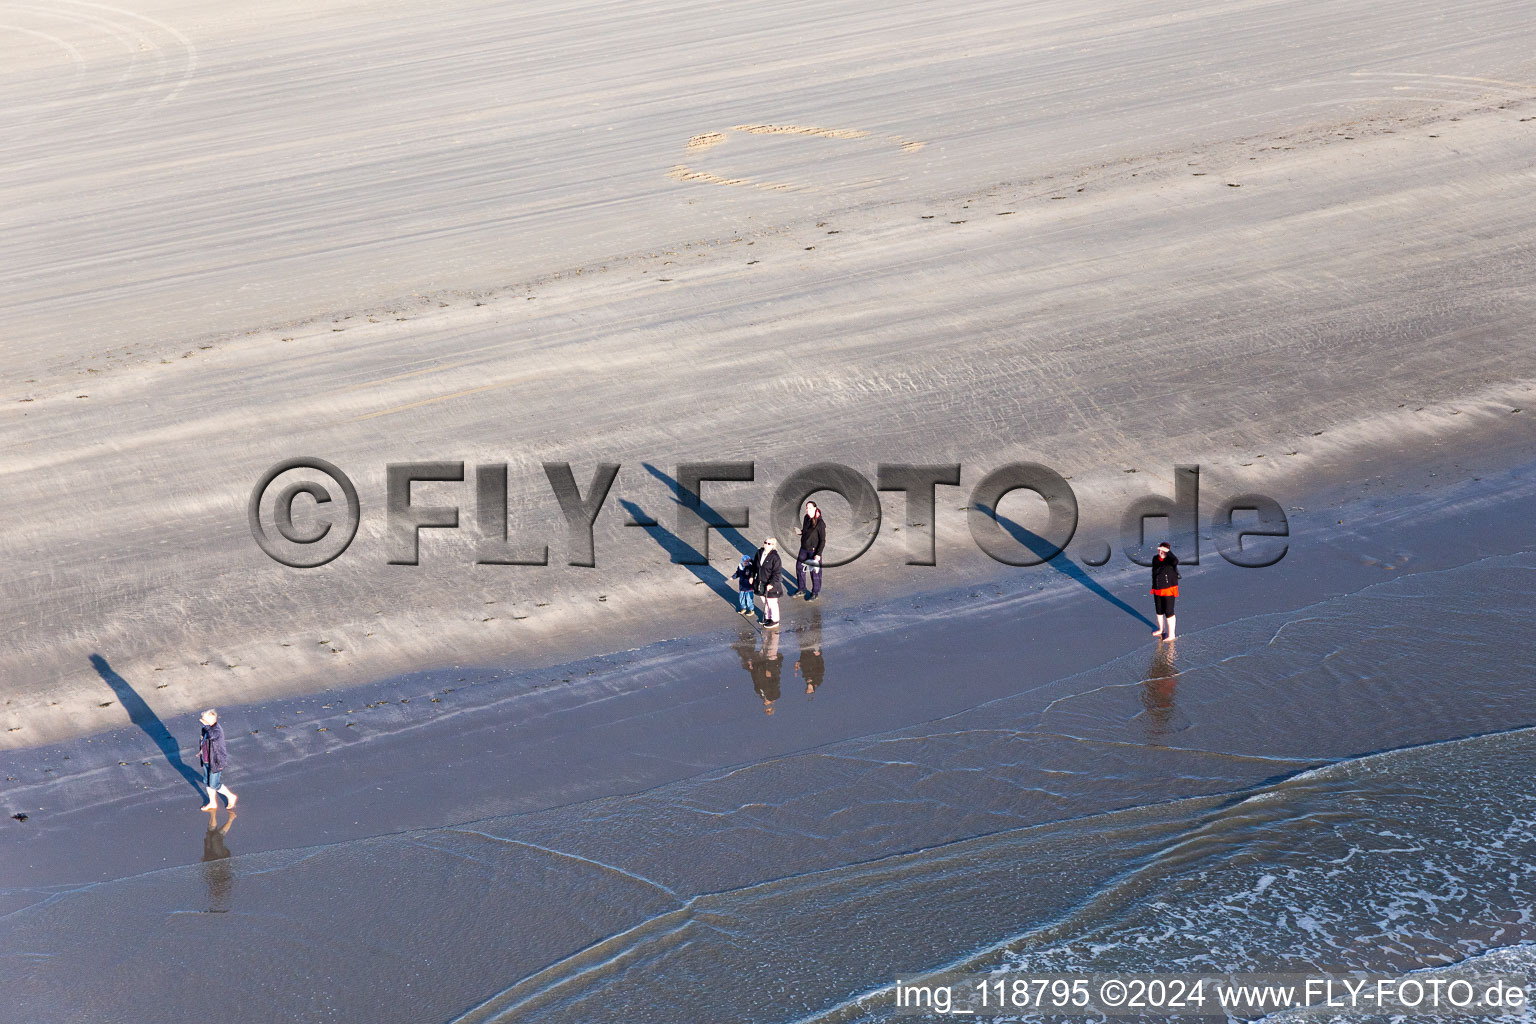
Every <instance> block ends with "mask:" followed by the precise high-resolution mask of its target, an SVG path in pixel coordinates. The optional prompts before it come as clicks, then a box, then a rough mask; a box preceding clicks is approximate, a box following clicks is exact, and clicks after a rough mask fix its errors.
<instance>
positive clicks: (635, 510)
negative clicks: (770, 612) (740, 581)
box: [619, 498, 736, 605]
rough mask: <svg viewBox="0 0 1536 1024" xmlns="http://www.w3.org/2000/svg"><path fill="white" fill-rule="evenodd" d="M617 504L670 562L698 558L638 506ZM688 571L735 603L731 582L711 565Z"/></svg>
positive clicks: (690, 568) (697, 566)
mask: <svg viewBox="0 0 1536 1024" xmlns="http://www.w3.org/2000/svg"><path fill="white" fill-rule="evenodd" d="M619 504H620V505H622V506H624V511H626V512H628V513H629V516H630V519H632V520H633V523H632V525H635V526H639V527H640V528H641V529H643V530H645V532H646V533H648V534H650V535H651V539H652V540H654V541H655V542H656V543H657V544H660V545H661V550H663V551H665V552H666V553H667V554H668V555H670V556H671V558H672V561H674V562H684V564H686V562H685V559H688V558H698V557H699V552H697V551H695V550H694V547H693V545H692V544H689V543H688V542H687V541H685V540H683V539H682V538H681V537H679V536H678V535H677V534H675V533H673V532H672V531H671V530H669V529H667V528H666V527H665V526H662V525H661V524H660V523H658V522H656V520H655V518H654V517H652V516H648V515H646V514H645V511H644V510H643V509H641V507H640V506H639V505H636V504H635V503H634V502H632V501H626V500H625V499H623V498H620V499H619ZM688 571H689V572H691V573H693V575H694V578H695V579H697V580H698V581H699V582H700V583H705V584H708V586H709V589H710V590H713V591H714V592H715V593H716V594H718V595H719V596H720V598H721V599H722V600H725V601H729V602H730V603H731V604H733V605H734V604H735V603H736V592H735V590H734V589H732V587H731V581H730V580H728V579H726V578H725V573H723V572H721V571H720V570H719V569H716V568H715V567H714V566H712V565H688Z"/></svg>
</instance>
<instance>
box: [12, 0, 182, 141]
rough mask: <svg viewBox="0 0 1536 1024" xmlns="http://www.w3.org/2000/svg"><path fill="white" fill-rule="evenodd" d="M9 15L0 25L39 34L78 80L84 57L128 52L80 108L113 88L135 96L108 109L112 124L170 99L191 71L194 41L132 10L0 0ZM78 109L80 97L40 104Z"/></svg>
mask: <svg viewBox="0 0 1536 1024" xmlns="http://www.w3.org/2000/svg"><path fill="white" fill-rule="evenodd" d="M6 15H9V16H10V17H9V18H7V19H6V21H5V22H4V23H0V29H9V30H11V31H13V32H18V33H22V34H25V35H29V36H34V37H41V38H45V39H47V40H48V41H49V42H51V43H53V44H54V45H55V46H56V47H59V48H61V49H62V50H63V51H64V52H65V54H66V55H67V57H68V60H69V62H70V64H71V65H73V67H74V69H75V72H76V74H75V79H74V83H73V84H76V85H77V84H78V83H79V82H80V79H81V72H82V70H83V67H84V65H85V64H86V62H87V61H89V60H90V59H92V58H95V57H100V56H110V57H120V56H123V55H126V56H127V57H128V58H129V64H128V66H127V68H126V69H125V70H124V71H123V72H122V73H121V74H120V75H119V76H118V77H117V80H116V81H115V82H113V83H112V84H111V85H109V86H107V87H106V88H104V89H103V90H101V91H100V92H98V93H96V94H95V95H94V96H91V97H89V101H90V102H89V103H88V105H86V106H85V107H84V109H91V108H99V107H100V106H101V105H102V103H103V101H109V100H110V99H111V98H113V97H114V96H117V95H119V94H125V93H127V94H134V95H135V96H136V98H135V99H134V100H133V102H132V103H131V104H129V105H128V106H127V107H126V108H125V109H120V110H117V111H115V112H114V117H113V121H114V124H116V125H119V126H120V125H123V124H128V123H132V122H133V121H136V120H138V119H139V118H140V117H142V116H144V115H145V114H146V113H148V112H149V111H150V110H152V109H154V108H156V107H159V106H163V105H165V104H167V103H169V102H171V101H172V100H174V99H175V98H176V96H177V94H179V93H180V92H181V90H182V89H183V88H185V87H186V85H187V83H188V82H189V81H191V79H192V78H193V76H194V75H195V74H196V71H197V47H196V46H194V45H193V43H192V40H190V39H189V38H187V36H186V35H184V34H183V33H182V32H180V31H178V30H177V29H176V28H175V27H173V26H171V25H168V24H166V23H165V22H162V21H157V20H155V19H154V18H150V17H147V16H145V15H142V14H137V13H135V12H133V11H128V10H124V9H123V8H120V7H113V6H110V5H108V4H101V3H94V2H91V0H50V2H49V3H46V4H39V3H20V2H4V0H0V17H3V16H6ZM42 107H47V108H63V109H65V110H68V111H70V112H71V113H74V112H78V111H81V110H82V104H81V97H79V96H68V95H64V96H61V97H60V98H59V99H58V100H56V101H54V102H52V103H48V104H43V105H41V106H40V107H39V108H38V110H37V113H36V114H34V117H33V119H35V118H36V117H37V116H41V115H42V114H43V113H44V110H43V109H41V108H42Z"/></svg>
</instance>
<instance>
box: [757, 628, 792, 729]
mask: <svg viewBox="0 0 1536 1024" xmlns="http://www.w3.org/2000/svg"><path fill="white" fill-rule="evenodd" d="M783 668H784V655H782V654H780V653H779V634H777V633H764V634H763V647H762V650H760V651H755V652H753V654H752V661H751V669H752V689H754V690H756V691H757V695H758V696H759V697H761V698H763V714H765V715H771V714H773V702H774V701H776V700H778V699H779V673H780V672H781V671H783Z"/></svg>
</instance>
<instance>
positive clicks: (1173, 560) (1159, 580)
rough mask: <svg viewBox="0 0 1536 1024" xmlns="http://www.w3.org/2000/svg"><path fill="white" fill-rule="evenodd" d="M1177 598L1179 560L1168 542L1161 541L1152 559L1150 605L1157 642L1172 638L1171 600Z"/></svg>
mask: <svg viewBox="0 0 1536 1024" xmlns="http://www.w3.org/2000/svg"><path fill="white" fill-rule="evenodd" d="M1178 596H1179V560H1178V558H1177V557H1175V556H1174V553H1173V548H1172V547H1171V546H1169V544H1168V542H1167V541H1163V542H1162V543H1161V544H1159V545H1158V546H1157V554H1156V555H1154V556H1153V558H1152V603H1153V604H1154V605H1155V606H1156V610H1157V628H1156V629H1154V630H1153V631H1152V635H1153V636H1155V637H1157V638H1158V640H1159V641H1163V640H1172V639H1173V637H1174V633H1175V627H1174V618H1173V599H1174V598H1176V597H1178Z"/></svg>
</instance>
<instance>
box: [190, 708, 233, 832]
mask: <svg viewBox="0 0 1536 1024" xmlns="http://www.w3.org/2000/svg"><path fill="white" fill-rule="evenodd" d="M202 723H203V738H202V741H201V742H200V743H198V745H197V759H198V760H199V761H201V762H202V764H203V785H204V786H205V787H206V788H207V790H208V802H207V803H206V804H204V805H203V807H202V809H203V810H205V811H216V810H218V809H219V794H220V793H222V794H224V799H226V800H228V801H229V809H230V810H234V809H235V801H236V800H237V799H239V798H238V797H236V796H235V794H234V791H233V790H231V789H230V788H229V787H228V786H226V785H224V769H225V767H226V766H227V765H228V764H229V748H228V747H226V746H225V745H224V727H223V726H222V725H220V724H219V713H218V712H217V711H215V710H214V709H213V708H209V709H208V710H207V711H204V712H203V716H202Z"/></svg>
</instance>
